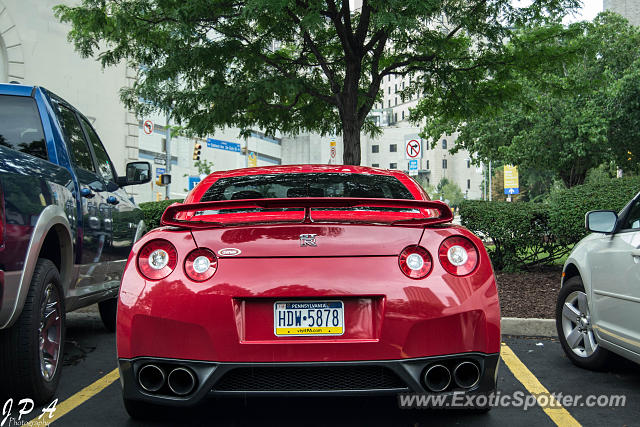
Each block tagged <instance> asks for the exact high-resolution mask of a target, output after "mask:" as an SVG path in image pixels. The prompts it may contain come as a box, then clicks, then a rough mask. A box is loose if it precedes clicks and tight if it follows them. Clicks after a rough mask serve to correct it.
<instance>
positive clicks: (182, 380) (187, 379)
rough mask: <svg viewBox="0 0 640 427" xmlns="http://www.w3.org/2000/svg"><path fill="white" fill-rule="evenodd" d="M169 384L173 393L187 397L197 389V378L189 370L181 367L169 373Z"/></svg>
mask: <svg viewBox="0 0 640 427" xmlns="http://www.w3.org/2000/svg"><path fill="white" fill-rule="evenodd" d="M167 383H168V384H169V389H171V391H172V392H174V393H175V394H177V395H178V396H185V395H187V394H189V393H191V392H192V391H193V389H194V388H195V386H196V377H195V376H194V375H193V373H191V371H190V370H189V369H187V368H182V367H179V368H175V369H174V370H172V371H171V372H170V373H169V378H168V380H167Z"/></svg>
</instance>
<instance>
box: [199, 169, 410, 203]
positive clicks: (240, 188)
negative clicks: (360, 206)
mask: <svg viewBox="0 0 640 427" xmlns="http://www.w3.org/2000/svg"><path fill="white" fill-rule="evenodd" d="M289 197H359V198H367V199H372V198H380V199H413V198H414V197H413V195H412V194H411V192H410V191H409V190H408V189H407V187H405V186H404V184H402V183H401V182H400V181H399V180H398V179H397V178H395V177H393V176H387V175H365V174H352V173H291V174H272V175H247V176H234V177H228V178H220V179H219V180H217V181H216V182H214V183H213V184H211V187H209V189H208V190H207V191H206V192H205V194H204V195H203V196H202V199H201V201H202V202H210V201H216V200H241V199H266V198H269V199H274V198H289Z"/></svg>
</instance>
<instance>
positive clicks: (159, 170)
mask: <svg viewBox="0 0 640 427" xmlns="http://www.w3.org/2000/svg"><path fill="white" fill-rule="evenodd" d="M166 172H167V170H166V169H165V168H156V179H158V178H160V175H162V174H163V173H166Z"/></svg>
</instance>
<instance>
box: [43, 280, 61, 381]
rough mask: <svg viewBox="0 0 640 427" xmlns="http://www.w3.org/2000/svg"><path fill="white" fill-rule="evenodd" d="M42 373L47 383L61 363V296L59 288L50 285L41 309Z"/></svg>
mask: <svg viewBox="0 0 640 427" xmlns="http://www.w3.org/2000/svg"><path fill="white" fill-rule="evenodd" d="M38 337H39V341H40V372H41V373H42V378H44V380H45V381H51V380H52V379H53V377H54V376H55V373H56V369H57V368H58V363H59V361H60V347H61V342H60V341H61V339H62V313H61V312H60V295H59V293H58V288H57V287H56V286H55V285H54V284H53V283H49V284H48V285H47V286H46V287H45V290H44V295H43V298H42V305H41V307H40V328H39V329H38Z"/></svg>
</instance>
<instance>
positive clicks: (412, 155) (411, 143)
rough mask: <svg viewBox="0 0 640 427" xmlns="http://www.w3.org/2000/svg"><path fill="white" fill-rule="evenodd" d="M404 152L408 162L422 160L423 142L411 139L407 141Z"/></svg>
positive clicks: (418, 139)
mask: <svg viewBox="0 0 640 427" xmlns="http://www.w3.org/2000/svg"><path fill="white" fill-rule="evenodd" d="M404 152H405V155H406V158H407V160H414V159H421V158H422V140H421V139H420V138H417V139H416V138H411V139H408V140H405V147H404Z"/></svg>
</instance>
